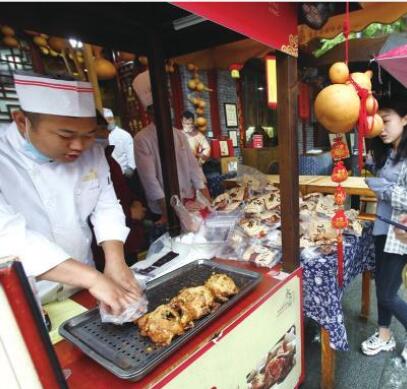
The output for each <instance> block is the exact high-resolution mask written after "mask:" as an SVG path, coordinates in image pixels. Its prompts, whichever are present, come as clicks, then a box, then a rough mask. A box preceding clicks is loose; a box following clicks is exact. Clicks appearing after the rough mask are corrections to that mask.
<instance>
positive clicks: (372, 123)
mask: <svg viewBox="0 0 407 389" xmlns="http://www.w3.org/2000/svg"><path fill="white" fill-rule="evenodd" d="M366 119H367V127H368V132H367V134H365V138H369V139H370V138H374V137H376V136H378V135H380V134H381V133H382V131H383V129H384V123H383V119H382V117H381V116H380V115H378V114H377V113H376V114H375V115H374V116H368V117H367V118H366Z"/></svg>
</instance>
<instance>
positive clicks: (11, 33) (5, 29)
mask: <svg viewBox="0 0 407 389" xmlns="http://www.w3.org/2000/svg"><path fill="white" fill-rule="evenodd" d="M1 33H2V34H3V35H4V36H14V35H16V33H15V31H14V30H13V29H12V28H11V27H10V26H2V27H1Z"/></svg>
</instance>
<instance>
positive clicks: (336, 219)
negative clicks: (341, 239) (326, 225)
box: [331, 209, 349, 230]
mask: <svg viewBox="0 0 407 389" xmlns="http://www.w3.org/2000/svg"><path fill="white" fill-rule="evenodd" d="M331 223H332V227H333V228H335V229H337V230H343V229H345V228H346V227H347V226H348V224H349V222H348V217H347V216H346V214H345V211H344V210H343V209H338V210H337V211H336V212H335V215H334V216H333V217H332V220H331Z"/></svg>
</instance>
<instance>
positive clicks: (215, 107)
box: [208, 69, 222, 138]
mask: <svg viewBox="0 0 407 389" xmlns="http://www.w3.org/2000/svg"><path fill="white" fill-rule="evenodd" d="M208 87H209V89H211V90H212V92H209V103H210V110H211V124H212V132H213V137H214V138H220V136H221V135H222V134H221V128H220V118H219V101H218V79H217V71H216V69H212V70H209V71H208Z"/></svg>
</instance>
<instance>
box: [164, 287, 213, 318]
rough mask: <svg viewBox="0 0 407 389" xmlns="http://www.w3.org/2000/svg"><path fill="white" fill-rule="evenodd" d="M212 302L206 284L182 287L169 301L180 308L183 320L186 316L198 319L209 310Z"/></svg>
mask: <svg viewBox="0 0 407 389" xmlns="http://www.w3.org/2000/svg"><path fill="white" fill-rule="evenodd" d="M214 303H215V298H214V296H213V294H212V292H211V291H210V290H209V289H208V288H207V287H206V286H196V287H194V288H186V289H183V290H182V291H181V293H179V294H178V296H176V297H174V298H173V299H172V300H171V302H170V304H171V305H172V306H173V307H178V308H179V309H181V311H182V312H183V316H184V321H185V320H187V318H190V319H191V320H198V319H200V318H201V317H202V316H205V315H207V314H208V313H210V312H211V309H212V308H213V306H214ZM191 320H189V321H191ZM185 324H187V323H185Z"/></svg>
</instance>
